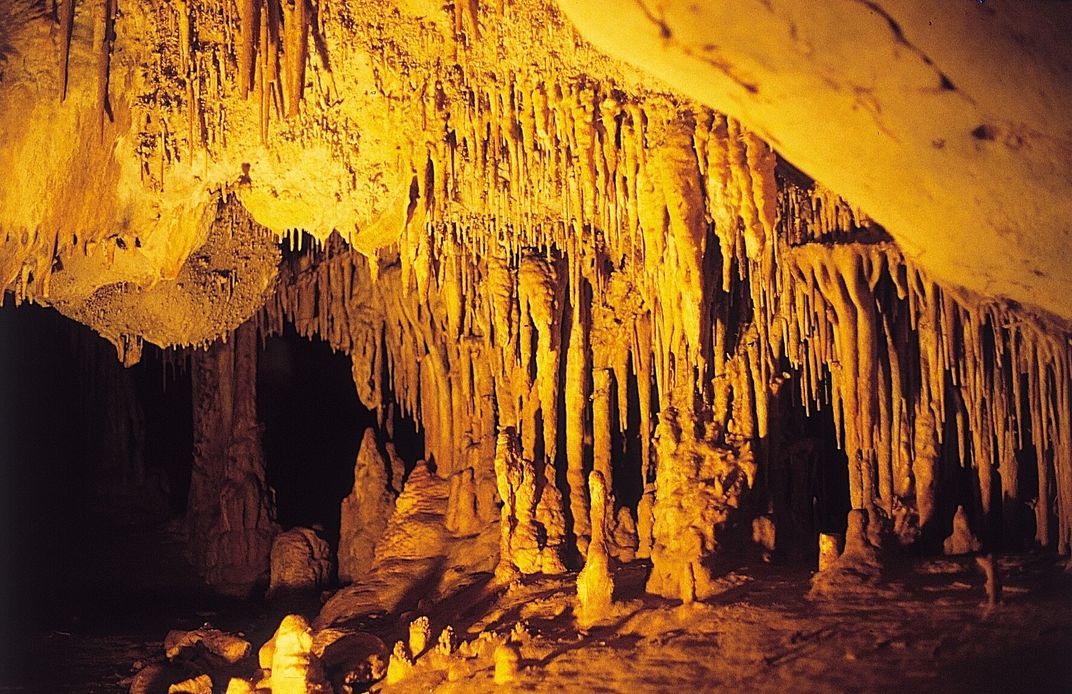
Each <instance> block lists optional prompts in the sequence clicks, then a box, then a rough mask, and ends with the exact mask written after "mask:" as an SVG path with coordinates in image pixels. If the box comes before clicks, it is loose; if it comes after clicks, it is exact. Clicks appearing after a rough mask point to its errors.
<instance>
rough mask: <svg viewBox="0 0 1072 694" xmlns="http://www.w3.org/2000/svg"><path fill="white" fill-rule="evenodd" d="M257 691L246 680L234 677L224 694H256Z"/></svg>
mask: <svg viewBox="0 0 1072 694" xmlns="http://www.w3.org/2000/svg"><path fill="white" fill-rule="evenodd" d="M256 692H257V690H255V689H254V688H253V685H252V684H250V683H249V682H247V681H246V680H243V679H239V678H238V677H232V678H231V679H230V680H229V681H228V682H227V691H226V692H224V694H256Z"/></svg>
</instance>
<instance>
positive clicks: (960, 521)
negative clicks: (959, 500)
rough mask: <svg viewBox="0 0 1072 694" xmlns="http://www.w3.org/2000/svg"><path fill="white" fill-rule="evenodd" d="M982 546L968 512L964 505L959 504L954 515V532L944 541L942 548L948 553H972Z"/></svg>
mask: <svg viewBox="0 0 1072 694" xmlns="http://www.w3.org/2000/svg"><path fill="white" fill-rule="evenodd" d="M982 546H983V545H982V543H981V542H979V540H978V539H977V538H976V537H975V535H974V534H973V533H972V531H971V525H970V524H969V523H968V514H967V512H966V511H965V510H964V507H963V506H957V512H956V513H955V514H954V515H953V532H952V533H950V535H949V537H947V538H946V539H945V542H944V543H942V550H943V551H944V552H945V553H946V554H947V555H956V554H971V553H972V552H978V551H979V550H980V549H982Z"/></svg>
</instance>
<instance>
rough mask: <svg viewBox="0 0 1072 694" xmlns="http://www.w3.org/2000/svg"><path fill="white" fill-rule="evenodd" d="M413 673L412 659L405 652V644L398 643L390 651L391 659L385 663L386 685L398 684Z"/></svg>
mask: <svg viewBox="0 0 1072 694" xmlns="http://www.w3.org/2000/svg"><path fill="white" fill-rule="evenodd" d="M412 671H413V659H412V658H410V655H409V653H408V652H407V651H406V644H404V643H402V642H401V641H398V642H396V643H395V647H394V649H393V650H392V651H391V659H390V661H389V662H388V663H387V679H386V680H385V681H386V682H387V684H398V683H399V682H401V681H402V680H404V679H406V677H408V676H409V673H410V672H412Z"/></svg>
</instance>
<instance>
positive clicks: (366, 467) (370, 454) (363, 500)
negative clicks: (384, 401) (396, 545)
mask: <svg viewBox="0 0 1072 694" xmlns="http://www.w3.org/2000/svg"><path fill="white" fill-rule="evenodd" d="M403 472H404V468H403V465H402V462H401V461H400V460H398V457H397V456H396V455H395V454H394V450H393V446H391V444H387V445H386V446H383V445H382V444H381V443H380V441H378V440H377V438H376V432H375V430H374V429H372V428H371V427H370V428H368V429H365V433H364V435H363V437H362V439H361V448H360V449H359V450H358V453H357V462H355V463H354V486H353V489H352V491H351V492H350V494H349V495H348V496H347V497H346V498H345V499H343V500H342V507H341V509H340V511H339V551H338V563H339V580H340V581H344V582H347V583H349V582H351V581H354V580H356V579H358V578H360V577H361V576H362V575H364V574H365V573H366V572H368V570H369V569H370V568H371V567H372V558H373V556H374V554H375V551H376V543H377V542H378V541H379V539H380V537H381V536H382V535H383V531H384V529H385V528H386V527H387V520H388V518H390V516H391V510H392V509H393V508H394V505H395V499H396V498H398V495H399V493H400V492H401V487H402V474H403Z"/></svg>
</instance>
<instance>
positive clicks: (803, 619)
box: [382, 555, 1072, 692]
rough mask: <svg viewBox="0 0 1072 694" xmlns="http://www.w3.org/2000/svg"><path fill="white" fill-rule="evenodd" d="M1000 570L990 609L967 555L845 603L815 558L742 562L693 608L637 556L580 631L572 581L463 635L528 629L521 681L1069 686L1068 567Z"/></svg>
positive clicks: (521, 592) (459, 674)
mask: <svg viewBox="0 0 1072 694" xmlns="http://www.w3.org/2000/svg"><path fill="white" fill-rule="evenodd" d="M1000 566H1001V573H1002V576H1003V580H1004V581H1005V593H1004V599H1003V602H1002V604H1001V605H998V606H997V607H995V608H992V609H988V608H986V607H985V604H984V603H985V595H984V592H985V591H984V587H983V578H982V574H981V573H980V572H979V571H978V569H977V568H976V566H975V563H974V561H973V560H972V559H971V558H963V559H961V558H956V559H953V558H950V559H932V560H920V561H915V562H911V563H906V564H904V565H902V566H901V567H900V569H899V570H891V571H890V575H889V577H888V578H889V580H888V581H887V582H885V583H883V584H882V585H881V586H879V587H877V588H876V589H874V590H873V591H865V592H863V593H861V594H859V595H856V596H854V597H853V598H851V599H849V598H845V599H841V600H838V601H830V600H819V601H812V600H810V599H808V598H807V591H808V587H809V583H808V580H809V578H810V572H808V571H805V570H803V569H800V568H790V567H785V566H771V565H764V564H755V565H751V566H743V567H741V568H740V569H738V570H735V571H729V572H727V573H725V574H724V575H723V577H722V578H721V579H720V581H721V583H722V585H723V587H724V591H723V592H722V593H720V594H719V595H718V596H716V597H715V598H713V599H711V600H708V601H705V602H704V603H694V604H691V605H681V604H668V603H667V602H666V601H665V600H660V599H658V598H653V597H651V596H646V595H644V594H643V591H642V588H643V582H644V580H645V578H646V573H647V568H648V565H647V564H646V563H645V562H635V563H632V564H629V565H625V566H623V567H621V568H620V569H619V570H618V572H617V574H616V577H615V580H616V585H617V589H616V599H618V600H620V605H619V607H620V611H619V614H618V615H617V616H616V617H615V618H613V619H610V620H608V621H607V622H606V623H603V624H600V625H598V626H595V627H593V628H591V629H589V630H587V631H580V630H578V628H577V626H576V623H575V622H574V620H573V618H572V615H571V612H572V606H573V604H574V597H573V596H574V594H575V593H574V585H573V583H572V576H570V577H561V578H539V579H535V580H529V581H525V582H522V583H521V584H520V585H517V584H515V586H514V587H513V588H511V589H510V590H509V591H507V592H506V593H505V594H503V595H501V596H500V597H499V598H498V599H497V600H496V601H494V602H493V603H491V604H489V605H488V607H487V613H486V614H485V616H484V617H483V619H481V620H479V621H478V622H476V623H474V624H473V625H472V626H471V627H470V629H469V631H470V634H469V635H468V636H465V638H472V635H473V634H474V633H476V632H478V631H482V632H495V633H497V634H505V633H509V632H511V631H512V630H513V629H515V628H516V626H515V625H517V624H518V623H519V622H520V623H521V624H523V626H524V628H523V631H522V632H521V633H520V636H515V637H514V638H515V641H516V642H517V643H518V644H519V646H520V654H521V666H520V670H519V673H518V677H517V680H516V682H515V685H514V686H513V689H516V690H519V691H579V692H603V691H605V692H611V691H614V692H668V691H674V690H677V689H680V688H687V689H693V690H697V691H749V692H756V691H770V692H810V691H835V692H855V691H860V692H893V691H897V692H902V691H905V692H923V691H941V692H960V691H963V692H981V691H982V692H990V691H993V692H1020V691H1031V692H1050V691H1053V692H1059V691H1061V692H1068V691H1072V575H1070V574H1069V573H1067V572H1066V571H1064V569H1063V565H1061V564H1058V563H1055V562H1054V561H1053V560H1052V559H1050V558H1047V557H1042V556H1035V555H1020V556H1015V557H1005V558H1002V559H1001V560H1000ZM433 623H434V619H433ZM492 675H493V665H492V661H491V660H490V659H489V658H487V657H481V656H479V655H477V656H471V657H468V658H462V657H459V656H458V655H455V656H453V657H451V658H449V659H446V658H437V657H430V658H422V659H419V660H418V661H417V664H416V666H415V668H414V670H413V672H412V674H411V675H410V676H409V677H408V678H406V679H405V680H403V681H401V682H399V683H398V684H397V685H394V686H390V687H388V686H382V691H429V690H436V691H447V692H469V691H488V690H494V689H495V685H494V684H493V682H492Z"/></svg>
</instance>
